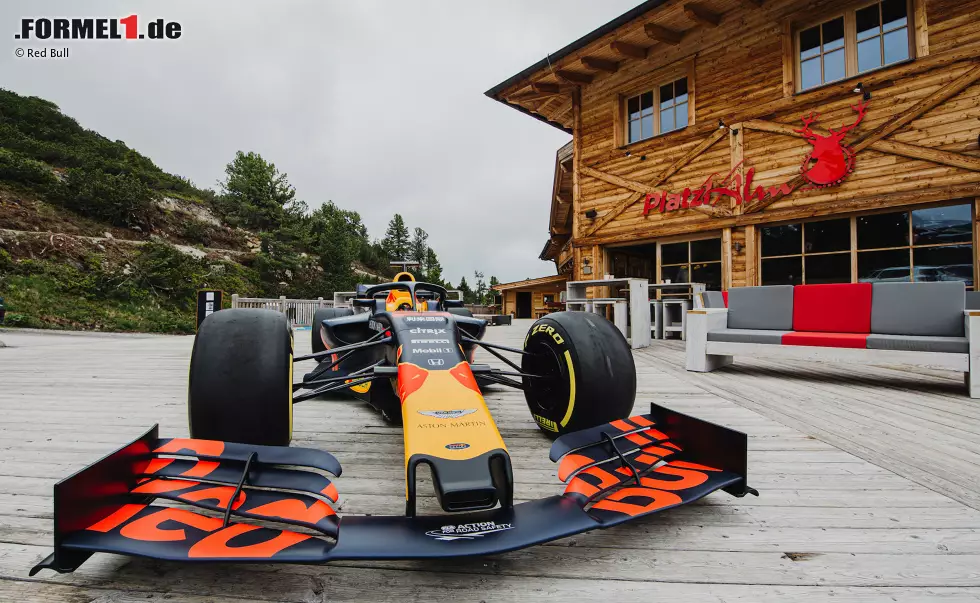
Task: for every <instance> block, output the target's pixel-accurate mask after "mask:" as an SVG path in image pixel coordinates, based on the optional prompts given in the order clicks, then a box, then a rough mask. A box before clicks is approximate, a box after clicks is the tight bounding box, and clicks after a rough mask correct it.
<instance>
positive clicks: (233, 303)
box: [231, 293, 238, 308]
mask: <svg viewBox="0 0 980 603" xmlns="http://www.w3.org/2000/svg"><path fill="white" fill-rule="evenodd" d="M231 307H232V308H237V307H238V294H237V293H232V294H231Z"/></svg>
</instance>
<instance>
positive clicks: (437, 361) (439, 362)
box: [427, 358, 446, 366]
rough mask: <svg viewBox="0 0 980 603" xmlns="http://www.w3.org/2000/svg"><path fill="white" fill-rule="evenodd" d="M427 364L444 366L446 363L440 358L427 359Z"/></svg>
mask: <svg viewBox="0 0 980 603" xmlns="http://www.w3.org/2000/svg"><path fill="white" fill-rule="evenodd" d="M427 362H428V363H429V366H442V365H444V364H446V361H445V360H443V359H442V358H429V359H428V361H427Z"/></svg>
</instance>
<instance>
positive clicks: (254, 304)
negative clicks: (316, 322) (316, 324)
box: [231, 293, 333, 327]
mask: <svg viewBox="0 0 980 603" xmlns="http://www.w3.org/2000/svg"><path fill="white" fill-rule="evenodd" d="M231 307H232V308H257V309H260V310H275V311H277V312H282V313H283V314H285V315H286V316H287V317H288V318H289V321H290V322H291V323H293V324H294V325H296V326H301V327H306V326H310V325H312V324H313V315H314V314H315V313H316V311H317V310H318V309H320V308H332V307H333V302H332V301H327V300H324V299H323V298H322V297H319V298H317V299H286V297H285V296H282V297H280V298H279V299H275V298H266V297H239V296H238V294H237V293H236V294H234V295H232V296H231Z"/></svg>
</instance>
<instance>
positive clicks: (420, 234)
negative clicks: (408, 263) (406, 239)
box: [408, 226, 429, 278]
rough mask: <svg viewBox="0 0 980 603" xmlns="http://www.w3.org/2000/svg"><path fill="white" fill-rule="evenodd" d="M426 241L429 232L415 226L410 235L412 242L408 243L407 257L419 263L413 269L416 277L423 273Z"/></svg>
mask: <svg viewBox="0 0 980 603" xmlns="http://www.w3.org/2000/svg"><path fill="white" fill-rule="evenodd" d="M428 242H429V233H427V232H425V231H424V230H422V229H421V228H419V227H417V226H416V227H415V236H414V237H412V242H411V244H409V249H408V259H410V260H412V261H415V262H418V263H419V266H418V268H416V269H415V270H413V272H414V274H415V277H416V278H419V277H421V276H422V275H424V274H425V271H426V265H425V260H426V255H427V254H426V252H427V251H428V250H429V244H428Z"/></svg>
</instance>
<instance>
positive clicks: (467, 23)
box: [0, 0, 639, 283]
mask: <svg viewBox="0 0 980 603" xmlns="http://www.w3.org/2000/svg"><path fill="white" fill-rule="evenodd" d="M638 3H639V2H638V0H601V1H598V0H524V1H519V0H481V1H479V2H477V1H464V0H439V1H420V0H411V1H409V0H387V1H384V2H382V1H368V0H356V1H355V0H320V1H308V2H299V1H292V2H285V1H275V2H273V1H272V0H265V1H263V2H253V1H242V0H235V1H234V2H232V1H230V0H228V1H214V0H209V1H207V2H202V1H198V0H179V1H170V2H136V1H133V0H125V1H122V0H119V1H111V0H105V1H99V0H96V1H87V2H84V3H82V2H75V1H62V2H41V1H36V0H34V1H30V2H27V1H20V0H17V1H13V2H11V1H10V0H5V1H4V2H2V3H0V23H2V26H3V28H5V29H6V33H5V34H3V35H4V36H5V37H6V40H7V44H6V45H7V47H8V48H7V50H6V52H3V53H2V54H0V87H3V88H7V89H10V90H13V91H14V92H17V93H19V94H24V95H33V96H40V97H42V98H46V99H48V100H51V101H53V102H55V103H56V104H58V105H59V106H60V107H61V109H62V111H64V112H65V113H66V114H68V115H71V116H72V117H74V118H76V119H77V120H78V121H79V122H80V123H81V124H82V125H83V126H85V127H87V128H91V129H93V130H96V131H98V132H100V133H101V134H103V135H105V136H106V137H108V138H110V139H119V140H123V141H125V142H126V143H127V144H128V145H129V146H130V147H133V148H135V149H137V150H139V151H140V152H142V153H143V154H145V155H147V156H149V157H150V158H152V159H153V161H154V162H156V164H157V165H159V166H160V167H161V168H163V169H164V170H165V171H168V172H172V173H175V174H180V175H182V176H185V177H188V178H190V179H191V180H192V181H194V183H195V184H197V185H199V186H204V187H215V186H216V182H217V181H218V180H220V179H221V178H222V177H223V170H224V166H225V164H227V163H228V162H229V161H230V160H231V159H232V157H233V156H234V154H235V151H237V150H244V151H256V152H258V153H260V154H262V155H263V156H264V157H265V158H266V159H267V160H270V161H272V162H274V163H275V164H276V167H278V168H279V169H280V171H283V172H286V173H287V174H288V175H289V180H290V182H292V184H293V185H294V186H295V187H296V190H297V193H298V197H299V198H301V199H303V200H305V201H306V202H307V203H309V205H310V206H311V207H316V206H318V205H320V204H321V203H323V202H325V201H327V200H332V201H334V202H335V203H336V204H337V205H339V206H341V207H343V208H347V209H353V210H356V211H358V212H360V214H361V217H362V218H363V220H364V222H365V224H366V225H367V227H368V230H369V231H370V233H371V236H372V237H381V236H382V235H383V234H384V229H385V226H386V225H387V222H388V220H389V219H390V218H391V216H392V214H393V213H395V212H399V213H401V214H402V215H403V216H404V217H405V220H406V222H407V223H408V225H409V227H415V226H421V227H422V228H424V229H425V230H426V231H428V232H429V244H430V245H431V246H432V247H433V248H434V249H435V250H436V252H437V253H438V254H439V258H440V260H441V261H442V265H443V268H444V273H445V275H446V276H447V277H448V278H450V279H451V280H452V281H453V282H454V283H456V282H458V280H459V278H460V277H461V276H464V275H465V276H466V277H467V278H468V279H469V280H471V282H472V275H473V271H474V270H482V271H483V272H485V273H486V276H487V278H489V277H490V275H495V276H497V277H498V278H499V279H500V280H501V281H505V282H506V281H513V280H520V279H523V278H527V277H532V278H533V277H538V276H543V275H547V274H553V273H554V264H553V263H551V262H542V261H541V260H539V259H538V258H537V256H538V253H540V251H541V248H542V247H543V245H544V243H545V240H546V239H547V228H548V212H549V209H550V205H549V198H550V194H551V183H552V177H553V169H554V154H555V151H556V150H557V149H558V147H560V146H561V145H563V144H565V143H566V142H568V140H569V136H568V135H567V134H565V133H563V132H561V131H559V130H557V129H555V128H552V127H551V126H548V125H546V124H544V123H542V122H539V121H537V120H535V119H533V118H531V117H529V116H527V115H524V114H522V113H519V112H518V111H516V110H514V109H510V108H508V107H506V106H504V105H502V104H500V103H497V102H495V101H492V100H490V99H489V98H487V97H485V96H483V92H484V91H485V90H487V89H489V88H490V87H492V86H494V85H496V84H497V83H499V82H501V81H503V80H504V79H506V78H508V77H510V76H511V75H514V74H515V73H517V72H519V71H521V70H522V69H524V68H525V67H528V66H530V65H531V64H533V63H535V62H537V61H538V60H540V59H542V58H543V57H544V56H545V53H547V52H554V51H555V50H557V49H559V48H561V47H562V46H564V45H565V44H567V43H569V42H571V41H572V40H574V39H576V38H578V37H579V36H581V35H583V34H585V33H587V32H589V31H591V30H592V29H595V28H596V27H598V26H600V25H602V24H603V23H605V22H607V21H609V20H610V19H612V18H614V17H616V16H617V15H619V14H621V13H623V12H625V11H627V10H629V9H630V8H631V7H632V6H635V5H636V4H638ZM130 14H137V15H139V18H140V21H141V28H142V23H144V22H146V21H149V20H151V19H156V18H158V17H161V18H164V19H166V20H168V21H177V22H179V23H180V24H181V26H182V30H183V33H182V36H181V37H180V39H178V40H173V41H167V40H160V41H158V40H134V41H125V40H107V41H101V40H99V41H94V40H84V41H74V42H63V41H55V40H48V41H46V42H41V41H39V40H31V41H29V42H25V41H23V40H16V39H14V35H15V34H16V33H18V32H19V30H20V19H21V18H22V17H34V18H39V17H92V18H100V17H125V16H127V15H130ZM0 39H3V38H0ZM46 46H47V47H50V46H55V47H64V46H68V47H69V48H70V53H69V58H68V59H65V60H50V59H49V60H39V59H34V60H30V59H26V58H21V59H18V58H16V57H15V51H16V49H17V48H43V47H46Z"/></svg>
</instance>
